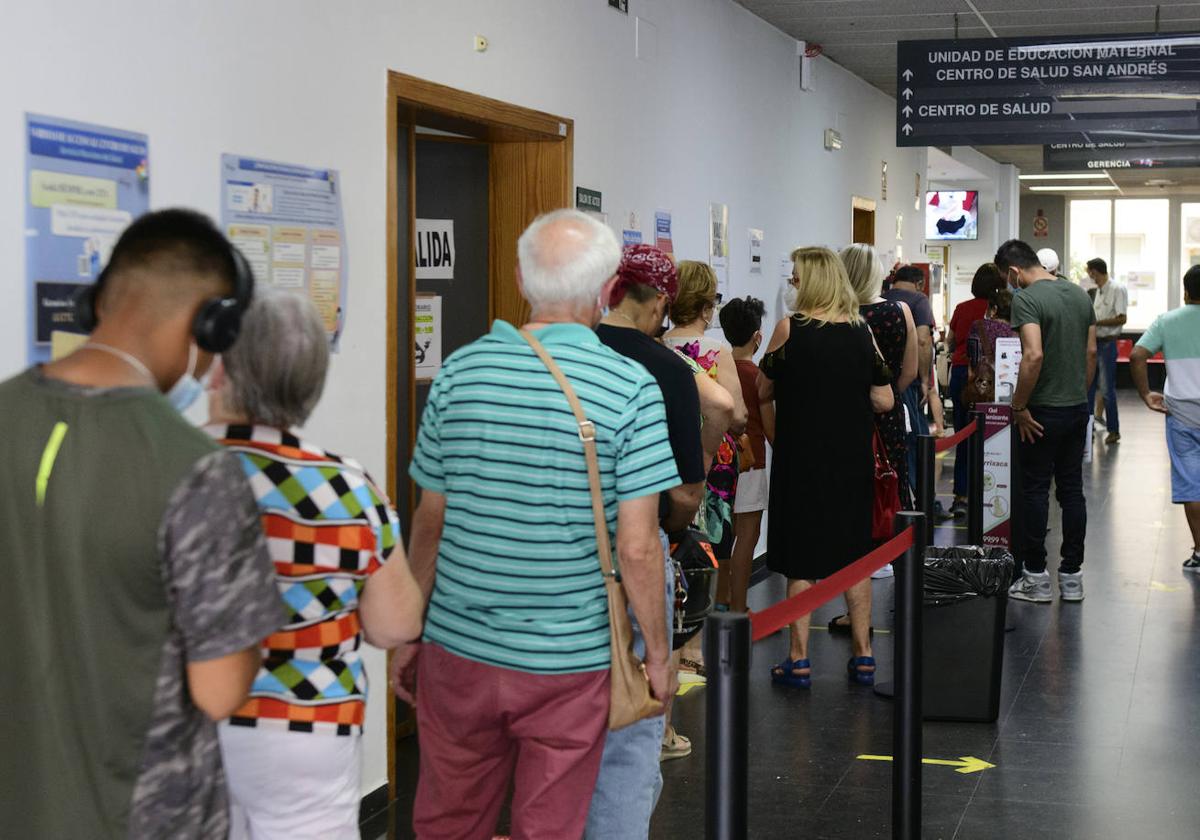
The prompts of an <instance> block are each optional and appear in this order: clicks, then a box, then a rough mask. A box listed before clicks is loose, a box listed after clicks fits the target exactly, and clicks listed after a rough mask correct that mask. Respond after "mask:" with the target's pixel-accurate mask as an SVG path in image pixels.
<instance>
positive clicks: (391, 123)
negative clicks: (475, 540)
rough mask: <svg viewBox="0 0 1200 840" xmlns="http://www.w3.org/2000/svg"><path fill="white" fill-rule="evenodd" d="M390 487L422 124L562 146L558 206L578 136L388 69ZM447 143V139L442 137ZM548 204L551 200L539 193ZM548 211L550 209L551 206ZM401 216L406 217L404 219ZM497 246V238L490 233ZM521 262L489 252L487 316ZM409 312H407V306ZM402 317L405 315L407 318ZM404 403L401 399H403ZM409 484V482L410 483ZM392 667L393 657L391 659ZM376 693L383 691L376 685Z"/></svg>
mask: <svg viewBox="0 0 1200 840" xmlns="http://www.w3.org/2000/svg"><path fill="white" fill-rule="evenodd" d="M385 113H386V114H387V351H386V352H387V387H386V394H387V486H388V493H389V494H390V495H391V497H392V498H393V499H395V498H397V487H398V484H397V482H399V481H400V476H399V475H398V472H399V471H398V469H397V464H396V456H397V448H398V443H399V435H400V411H401V410H405V411H407V412H408V418H407V419H408V429H409V441H408V443H409V448H410V451H411V447H412V446H413V445H414V443H415V439H416V431H417V417H416V361H415V358H414V357H413V356H412V354H411V353H410V354H408V365H409V370H408V377H407V379H408V389H407V390H408V393H406V394H403V395H401V394H400V393H399V373H400V372H399V362H398V359H399V351H400V347H399V333H398V330H397V328H398V326H399V324H400V318H401V317H406V318H407V319H408V331H407V333H406V334H407V335H410V336H411V335H412V330H413V326H414V325H413V318H414V307H415V305H416V283H415V282H413V278H414V276H415V274H416V254H415V250H414V248H413V243H414V241H415V237H416V142H415V141H416V139H417V137H418V136H419V135H417V134H416V131H415V129H416V127H417V126H421V127H423V128H432V129H437V130H439V131H447V132H451V133H453V134H455V135H459V136H461V137H463V138H470V139H472V140H475V141H481V142H486V143H488V144H489V146H490V147H491V148H492V150H493V151H494V150H495V148H496V147H497V144H505V147H506V148H507V147H508V146H509V145H514V146H520V145H522V144H527V145H529V146H530V147H535V146H537V145H538V144H548V143H553V144H555V145H556V146H557V144H560V143H561V144H562V146H561V154H560V155H558V156H557V159H558V161H559V163H560V164H561V167H562V168H561V170H559V171H558V172H557V173H556V174H557V175H558V176H559V180H560V182H561V184H562V189H561V195H558V194H557V191H556V193H555V195H554V197H553V201H554V202H556V203H557V206H561V207H567V206H570V197H571V192H572V191H573V189H574V165H573V150H574V133H575V124H574V121H573V120H570V119H567V118H565V117H559V116H555V115H553V114H547V113H545V112H542V111H536V110H533V109H530V108H524V107H521V106H519V105H513V104H511V103H508V102H503V101H501V100H498V99H491V98H489V97H486V96H480V95H478V94H474V93H468V92H466V91H462V90H457V89H455V88H451V87H447V86H445V85H440V84H437V83H435V82H430V81H427V80H425V79H420V78H417V77H415V76H409V75H407V74H404V73H397V72H395V71H388V81H387V106H386V111H385ZM402 133H407V136H408V142H407V148H408V190H407V193H408V207H405V208H401V207H400V195H399V192H400V191H399V185H398V183H397V178H398V176H399V166H398V163H399V159H398V155H399V149H400V145H399V144H400V138H401V134H402ZM424 137H426V138H437V137H438V136H437V135H424ZM438 139H442V138H438ZM495 178H496V174H495V173H494V172H493V173H489V193H494V190H493V189H492V188H491V185H492V184H494V183H495V182H496V181H495ZM540 198H541V199H544V198H545V196H541V197H540ZM488 204H489V227H492V226H493V225H494V219H495V214H496V209H497V208H496V201H495V200H494V197H493V198H490V199H489V202H488ZM545 209H549V208H548V207H547V208H545ZM402 214H403V215H402ZM402 219H407V225H408V236H407V240H408V243H409V253H408V278H409V282H408V288H407V293H406V295H405V296H404V299H403V300H402V299H401V294H400V288H399V285H400V272H399V265H400V262H399V260H400V258H401V255H400V241H399V239H400V237H399V230H400V227H399V225H400V224H401V223H402ZM489 237H491V238H492V241H493V243H494V242H495V238H494V236H492V234H489ZM502 258H503V259H506V260H509V262H510V263H512V262H515V259H516V254H515V252H514V253H511V254H508V255H503V256H502V255H499V254H496V253H493V254H491V256H490V257H489V260H488V262H489V275H490V276H489V279H488V296H489V315H490V316H491V317H495V305H494V303H493V301H494V299H495V288H496V283H497V277H496V274H497V266H498V265H499V264H500V263H498V260H499V259H502ZM401 307H403V309H401ZM402 312H404V313H406V314H404V315H403V316H402V314H401V313H402ZM402 398H403V401H402ZM406 480H410V479H406ZM412 498H413V494H412V493H411V492H410V493H409V511H408V514H409V517H408V521H411V518H412ZM389 665H390V655H389ZM376 690H380V689H379V688H377V689H376ZM382 690H384V691H386V692H387V694H388V707H387V708H388V713H387V729H388V731H387V738H388V753H387V764H388V768H387V771H388V800H389V802H390V801H392V800H394V799H395V798H396V737H397V731H396V730H397V721H396V703H395V701H394V698H392V696H391V692H390V686H388V687H385V688H383V689H382Z"/></svg>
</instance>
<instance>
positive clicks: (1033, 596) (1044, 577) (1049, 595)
mask: <svg viewBox="0 0 1200 840" xmlns="http://www.w3.org/2000/svg"><path fill="white" fill-rule="evenodd" d="M1082 592H1083V587H1082V586H1081V587H1080V597H1082ZM1008 597H1009V598H1016V599H1017V600H1018V601H1030V602H1032V603H1034V604H1049V603H1050V602H1051V601H1053V600H1054V592H1053V590H1051V588H1050V573H1049V572H1039V573H1038V574H1036V575H1035V574H1032V573H1030V572H1025V573H1024V574H1022V575H1021V577H1019V578H1017V580H1016V581H1014V582H1013V585H1012V586H1010V587H1009V588H1008Z"/></svg>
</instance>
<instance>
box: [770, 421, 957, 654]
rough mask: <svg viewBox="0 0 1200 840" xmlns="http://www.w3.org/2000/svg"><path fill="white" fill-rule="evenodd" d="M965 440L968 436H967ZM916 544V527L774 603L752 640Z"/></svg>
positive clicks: (839, 592)
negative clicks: (791, 595)
mask: <svg viewBox="0 0 1200 840" xmlns="http://www.w3.org/2000/svg"><path fill="white" fill-rule="evenodd" d="M964 437H965V435H964ZM912 544H913V531H912V528H905V529H904V530H903V531H901V532H900V533H899V534H897V535H896V536H894V537H892V538H891V539H890V540H888V541H887V542H885V543H884V544H883V545H881V546H879V548H877V549H875V550H874V551H872V552H871V553H870V554H866V555H864V556H862V557H860V558H859V559H857V560H855V561H854V562H853V563H851V564H850V565H849V566H847V567H846V568H844V569H841V570H839V571H837V572H835V573H833V574H832V575H830V576H829V577H827V578H825V579H823V580H819V581H817V582H816V583H815V584H813V585H812V586H811V587H810V588H808V589H806V590H804V591H803V592H801V593H800V594H799V595H796V596H795V597H792V598H787V599H786V600H783V601H780V602H779V603H778V604H773V605H772V606H769V607H767V608H766V609H765V610H760V611H758V612H755V613H751V614H750V625H751V639H752V640H753V641H756V642H757V641H758V640H759V639H765V638H766V637H767V636H770V635H771V634H772V633H774V632H775V631H776V630H779V629H780V628H781V627H786V626H787V625H788V624H791V623H792V622H793V621H795V620H796V619H797V618H799V617H800V616H802V615H807V614H808V613H810V612H812V611H813V610H815V609H816V608H817V607H819V606H821V605H822V604H824V603H825V602H826V601H831V600H833V599H834V598H836V597H837V596H838V595H841V594H842V593H843V592H845V591H846V590H847V589H849V588H850V587H851V586H854V584H856V583H858V582H859V581H862V580H866V579H867V578H868V577H870V576H871V575H872V574H874V573H875V572H877V571H878V570H879V569H882V568H883V567H884V566H886V565H887V564H888V563H890V562H892V561H893V560H895V559H896V558H897V557H899V556H900V555H901V554H903V553H904V552H906V551H908V549H910V548H911V547H912Z"/></svg>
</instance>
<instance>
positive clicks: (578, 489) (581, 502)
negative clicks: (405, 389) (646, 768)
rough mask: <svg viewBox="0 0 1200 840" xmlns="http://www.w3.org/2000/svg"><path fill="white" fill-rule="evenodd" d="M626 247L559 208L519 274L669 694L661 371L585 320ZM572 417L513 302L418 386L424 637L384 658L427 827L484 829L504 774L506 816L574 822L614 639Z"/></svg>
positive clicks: (462, 832)
mask: <svg viewBox="0 0 1200 840" xmlns="http://www.w3.org/2000/svg"><path fill="white" fill-rule="evenodd" d="M620 256H621V252H620V248H619V247H618V245H617V242H616V238H615V237H614V236H613V234H612V231H611V230H609V229H608V227H607V226H605V225H603V224H601V223H599V222H598V221H596V220H594V219H592V218H589V217H588V216H586V215H584V214H582V213H579V212H577V211H574V210H559V211H555V212H553V213H549V214H547V215H545V216H542V217H540V218H538V219H537V220H535V221H534V222H533V224H531V225H530V226H529V228H528V229H527V230H526V231H525V233H524V234H523V235H522V236H521V239H520V242H519V243H518V275H519V280H520V284H521V290H522V293H523V294H524V296H525V298H526V300H528V301H529V304H530V306H531V308H532V314H531V316H530V320H529V323H528V324H526V325H525V329H527V330H529V331H530V332H532V333H533V334H534V335H535V336H536V337H537V339H538V341H540V343H541V344H542V345H543V346H544V347H545V349H546V351H547V352H548V353H549V355H550V356H551V357H552V358H553V359H554V361H555V362H556V363H557V365H558V366H559V367H560V368H561V369H562V371H563V373H564V374H565V376H566V378H567V379H568V380H569V382H570V384H571V386H572V388H573V389H574V390H575V392H576V393H577V395H578V398H579V400H580V401H581V403H582V404H583V408H584V412H585V413H586V415H587V417H588V419H589V420H590V421H591V422H592V423H593V424H594V425H595V438H596V446H597V450H598V454H599V462H600V473H601V487H602V490H603V496H604V498H603V503H604V510H605V512H606V513H607V519H608V527H609V531H610V532H612V533H613V534H615V544H616V547H617V556H618V559H619V562H618V564H617V566H618V568H619V569H620V574H621V579H622V582H623V586H624V589H625V592H626V594H627V595H628V598H629V602H630V605H631V607H632V609H633V612H634V615H635V617H636V618H637V621H638V623H639V625H640V626H641V630H642V634H643V636H644V639H645V645H646V659H645V662H646V670H647V673H648V676H649V678H650V684H651V689H652V691H653V693H654V695H655V696H656V697H657V698H659V699H660V700H665V699H666V698H667V696H669V693H670V672H669V667H668V655H669V650H668V643H667V638H666V635H667V628H666V615H665V608H666V607H665V603H664V599H663V587H664V585H665V583H664V575H663V554H662V545H661V543H660V541H659V537H658V497H659V494H660V493H661V492H662V491H665V490H668V489H670V488H672V487H674V486H676V485H678V484H679V483H680V479H679V475H678V473H677V471H676V467H675V459H674V456H673V454H672V450H671V445H670V441H669V438H668V436H667V425H666V415H665V411H664V408H663V399H662V394H661V392H660V391H659V388H658V385H657V384H656V383H655V380H654V378H653V377H652V376H651V375H650V374H649V373H648V372H647V371H646V369H645V368H644V367H642V366H641V365H639V364H637V363H635V362H633V361H631V360H629V359H627V358H625V357H624V356H621V355H620V354H618V353H617V352H616V351H614V350H611V349H609V348H608V347H606V346H605V345H604V344H602V343H601V342H600V340H599V338H598V337H597V336H596V333H595V332H594V328H595V326H596V324H597V323H598V322H599V320H600V316H601V312H602V310H603V308H604V307H605V306H606V304H607V303H608V299H609V295H610V293H611V291H612V287H613V284H614V281H615V279H616V277H615V275H616V270H617V265H618V262H619V260H620ZM580 435H581V432H580V426H579V423H578V422H577V421H576V418H575V415H574V414H573V413H572V410H571V408H570V405H569V404H568V401H567V398H566V397H565V396H564V394H563V392H562V390H561V389H560V388H559V386H558V385H557V383H556V382H555V380H554V378H553V377H552V375H551V373H550V372H549V370H548V369H547V367H546V366H545V365H544V364H543V363H542V362H541V360H540V359H539V358H538V356H537V355H536V354H535V352H534V350H533V348H532V347H531V345H530V344H529V343H527V342H526V340H525V338H524V337H523V336H522V335H521V333H520V332H519V331H518V330H517V328H516V327H514V326H513V325H512V324H509V323H506V322H505V321H496V323H495V324H494V325H493V327H492V330H491V332H490V333H489V334H488V335H486V336H484V337H483V338H480V339H479V340H477V341H475V342H473V343H471V344H469V345H467V346H466V347H464V348H462V349H461V350H459V351H458V352H456V353H454V354H453V355H452V356H450V358H449V359H447V360H446V362H445V364H444V365H443V367H442V370H441V372H440V373H439V375H438V377H437V379H436V380H435V381H434V383H433V387H432V388H431V389H430V393H429V399H428V401H427V403H426V407H425V413H424V416H423V417H422V420H421V429H420V433H419V435H418V438H417V446H416V453H415V455H414V457H413V462H412V466H411V468H410V474H411V476H412V478H413V480H414V481H416V483H417V484H418V485H419V486H420V487H421V490H422V493H421V501H420V504H419V506H418V509H417V512H416V515H415V517H414V520H413V528H412V542H411V554H412V563H413V571H414V574H415V575H416V577H417V580H418V582H419V583H420V584H421V585H422V587H423V588H424V591H425V593H426V594H427V595H428V598H429V609H428V613H427V615H426V618H425V632H424V639H423V643H422V644H421V645H420V646H419V648H418V646H416V645H410V646H406V647H404V648H402V649H401V650H398V651H397V652H396V655H395V658H394V662H393V668H394V670H393V674H394V677H393V678H394V681H395V684H396V687H397V691H398V693H400V695H401V696H402V697H406V698H408V699H413V700H415V701H416V703H417V706H418V715H419V726H418V735H419V738H420V751H421V769H420V781H419V783H418V787H417V797H416V804H415V806H414V813H413V827H414V831H415V833H416V836H417V837H418V838H421V840H426V838H465V837H490V836H492V834H493V833H494V829H495V827H496V821H497V818H498V816H499V813H500V809H501V806H502V805H503V804H504V801H505V795H506V793H507V792H508V790H509V787H510V784H511V786H512V789H513V798H512V834H513V836H515V837H529V838H535V837H536V838H567V837H579V836H580V835H581V834H582V833H583V828H584V821H585V819H586V817H587V811H588V802H589V800H590V799H591V795H592V788H593V786H594V784H595V781H596V774H597V771H598V768H599V765H600V758H601V754H602V751H603V747H604V738H605V732H606V726H607V720H608V708H609V668H610V651H609V626H608V611H607V598H606V593H605V586H604V579H603V576H602V574H601V570H600V566H599V563H598V559H597V557H598V555H597V540H596V532H595V523H594V520H593V515H592V502H591V494H590V492H589V489H588V472H587V468H586V462H585V460H584V449H583V446H582V445H581V443H580ZM418 651H419V653H418ZM414 662H415V663H416V667H415V668H414ZM414 674H415V681H414V679H413V677H414ZM414 688H415V695H414Z"/></svg>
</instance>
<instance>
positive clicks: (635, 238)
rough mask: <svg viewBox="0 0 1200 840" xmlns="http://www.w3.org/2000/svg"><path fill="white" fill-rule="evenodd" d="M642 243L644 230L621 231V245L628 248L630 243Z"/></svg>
mask: <svg viewBox="0 0 1200 840" xmlns="http://www.w3.org/2000/svg"><path fill="white" fill-rule="evenodd" d="M641 244H642V232H641V231H640V230H623V231H621V245H623V246H624V247H626V248H628V247H629V246H630V245H641Z"/></svg>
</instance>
